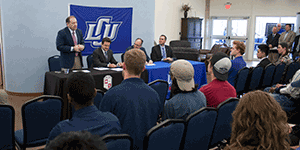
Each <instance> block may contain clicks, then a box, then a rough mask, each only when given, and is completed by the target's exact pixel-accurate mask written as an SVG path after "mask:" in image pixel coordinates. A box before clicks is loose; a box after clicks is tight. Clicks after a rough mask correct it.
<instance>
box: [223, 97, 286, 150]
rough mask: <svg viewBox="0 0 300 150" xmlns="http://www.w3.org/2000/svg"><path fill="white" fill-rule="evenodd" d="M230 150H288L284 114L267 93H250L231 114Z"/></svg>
mask: <svg viewBox="0 0 300 150" xmlns="http://www.w3.org/2000/svg"><path fill="white" fill-rule="evenodd" d="M232 116H233V122H232V133H231V139H230V146H229V147H228V148H229V149H231V148H233V147H235V148H241V147H254V148H255V149H263V150H275V149H276V150H287V149H288V148H289V143H288V141H287V139H288V124H287V116H286V113H285V112H284V111H283V110H282V108H281V106H280V105H279V103H278V102H277V101H276V100H275V99H274V98H273V97H271V96H270V95H269V94H268V93H266V92H263V91H253V92H249V93H246V94H245V95H243V97H242V98H241V99H240V101H239V103H238V105H237V107H236V109H235V110H234V112H233V113H232Z"/></svg>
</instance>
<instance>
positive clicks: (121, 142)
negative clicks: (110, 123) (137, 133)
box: [102, 134, 133, 150]
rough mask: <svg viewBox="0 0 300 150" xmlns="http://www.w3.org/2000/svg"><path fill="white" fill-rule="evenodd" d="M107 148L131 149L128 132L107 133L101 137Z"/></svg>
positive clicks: (130, 139)
mask: <svg viewBox="0 0 300 150" xmlns="http://www.w3.org/2000/svg"><path fill="white" fill-rule="evenodd" d="M102 140H103V141H106V147H107V149H108V150H132V148H133V139H132V138H131V137H130V136H129V135H128V134H107V135H105V136H103V137H102Z"/></svg>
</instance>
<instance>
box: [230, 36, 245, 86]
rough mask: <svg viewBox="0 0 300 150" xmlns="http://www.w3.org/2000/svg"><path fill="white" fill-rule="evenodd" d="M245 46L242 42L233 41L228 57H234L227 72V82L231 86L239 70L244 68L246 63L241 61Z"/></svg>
mask: <svg viewBox="0 0 300 150" xmlns="http://www.w3.org/2000/svg"><path fill="white" fill-rule="evenodd" d="M245 49H246V46H245V44H244V43H243V42H240V41H233V47H232V48H231V52H230V55H231V56H233V57H234V59H233V60H231V64H232V66H231V68H230V70H229V72H228V82H229V83H230V84H231V85H232V86H233V85H234V83H235V79H236V76H237V74H238V72H239V70H240V69H242V68H244V67H246V62H245V61H244V59H243V54H244V53H245Z"/></svg>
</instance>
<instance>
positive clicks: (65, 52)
mask: <svg viewBox="0 0 300 150" xmlns="http://www.w3.org/2000/svg"><path fill="white" fill-rule="evenodd" d="M66 24H67V27H65V28H64V29H62V30H60V31H58V34H57V37H56V48H57V50H58V51H60V56H61V59H62V70H64V69H81V68H82V66H83V63H82V56H81V51H83V50H84V40H83V36H82V31H81V30H80V29H77V19H76V18H75V17H74V16H69V17H68V18H67V19H66Z"/></svg>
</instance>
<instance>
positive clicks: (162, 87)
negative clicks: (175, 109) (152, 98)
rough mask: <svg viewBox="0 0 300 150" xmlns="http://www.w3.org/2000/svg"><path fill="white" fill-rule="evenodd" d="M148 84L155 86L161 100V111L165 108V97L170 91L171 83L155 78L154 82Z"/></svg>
mask: <svg viewBox="0 0 300 150" xmlns="http://www.w3.org/2000/svg"><path fill="white" fill-rule="evenodd" d="M148 85H149V86H150V87H151V88H153V89H154V90H155V91H156V92H157V93H158V95H159V99H160V100H161V111H160V112H162V111H163V109H164V105H165V99H166V96H167V93H168V89H169V84H168V82H167V81H164V80H155V81H153V82H150V83H148Z"/></svg>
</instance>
